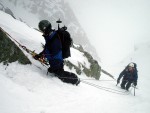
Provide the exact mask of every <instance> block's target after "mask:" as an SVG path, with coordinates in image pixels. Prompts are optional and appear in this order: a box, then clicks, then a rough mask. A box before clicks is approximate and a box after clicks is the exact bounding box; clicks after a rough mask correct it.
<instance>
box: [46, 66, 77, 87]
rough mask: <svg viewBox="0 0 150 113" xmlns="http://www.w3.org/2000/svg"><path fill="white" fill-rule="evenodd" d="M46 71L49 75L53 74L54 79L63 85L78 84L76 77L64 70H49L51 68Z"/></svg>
mask: <svg viewBox="0 0 150 113" xmlns="http://www.w3.org/2000/svg"><path fill="white" fill-rule="evenodd" d="M48 71H49V72H50V73H54V75H55V76H56V77H58V78H59V79H60V80H61V81H63V82H65V83H71V84H75V85H78V84H79V83H80V79H79V78H78V76H77V75H76V74H74V73H72V72H68V71H64V69H57V70H51V68H49V69H48Z"/></svg>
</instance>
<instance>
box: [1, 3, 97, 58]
mask: <svg viewBox="0 0 150 113" xmlns="http://www.w3.org/2000/svg"><path fill="white" fill-rule="evenodd" d="M0 3H1V4H0V7H2V8H0V9H1V10H2V9H3V10H5V9H7V10H8V9H9V10H10V11H11V14H12V13H13V15H14V16H15V17H16V18H17V19H19V20H21V21H23V22H25V23H27V24H28V25H29V26H32V27H35V28H37V27H38V23H39V21H40V20H43V19H47V20H49V21H50V22H51V23H52V26H53V28H54V29H57V24H56V21H57V20H58V19H59V18H60V19H61V20H62V22H63V24H60V26H64V25H66V26H67V27H68V30H69V32H70V33H71V36H72V38H73V40H74V42H75V43H76V44H81V45H82V46H83V48H84V49H86V50H87V51H89V52H90V53H91V54H92V55H93V57H94V58H96V59H97V60H99V57H98V55H97V53H96V50H95V48H94V47H93V46H92V45H91V43H90V42H89V40H88V37H87V36H86V34H85V32H84V30H83V29H82V27H81V26H80V24H79V23H78V20H77V19H76V17H75V15H74V13H73V11H72V9H71V8H70V6H69V5H68V3H66V2H64V0H42V1H41V0H0ZM10 11H9V12H10Z"/></svg>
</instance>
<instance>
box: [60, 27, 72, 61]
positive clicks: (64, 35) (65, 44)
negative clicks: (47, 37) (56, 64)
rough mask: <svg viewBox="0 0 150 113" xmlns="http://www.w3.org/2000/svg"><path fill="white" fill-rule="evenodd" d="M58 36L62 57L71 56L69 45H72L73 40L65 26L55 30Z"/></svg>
mask: <svg viewBox="0 0 150 113" xmlns="http://www.w3.org/2000/svg"><path fill="white" fill-rule="evenodd" d="M57 33H58V37H59V39H60V41H61V43H62V57H63V59H65V58H68V57H70V56H71V53H70V47H71V46H72V43H73V40H72V38H71V36H70V33H69V32H68V31H67V27H65V26H64V27H62V28H59V29H58V30H57Z"/></svg>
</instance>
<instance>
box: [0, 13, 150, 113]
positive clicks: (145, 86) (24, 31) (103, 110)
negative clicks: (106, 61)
mask: <svg viewBox="0 0 150 113" xmlns="http://www.w3.org/2000/svg"><path fill="white" fill-rule="evenodd" d="M0 17H1V18H0V27H2V28H3V29H5V30H6V31H7V32H8V33H9V34H10V35H11V36H12V37H14V38H15V39H16V40H18V41H19V42H20V43H23V44H24V45H28V47H29V48H31V49H33V50H36V52H39V51H41V50H42V47H39V45H40V43H41V42H44V40H43V38H42V37H41V33H39V32H37V31H36V30H34V29H32V28H29V27H28V26H27V25H25V24H24V23H21V22H19V21H17V20H14V19H13V18H12V17H11V16H9V15H7V14H5V13H3V12H0ZM149 45H150V43H149V42H147V43H146V44H141V45H140V46H139V45H138V46H137V48H136V51H134V52H133V54H132V55H130V56H128V57H127V58H126V59H124V60H123V62H121V63H120V64H117V65H115V66H114V67H111V68H110V67H109V71H110V72H111V73H112V74H113V75H115V77H116V78H117V77H118V74H119V73H120V71H122V69H124V66H125V65H127V64H128V63H129V62H130V59H131V56H132V61H135V62H136V63H137V65H138V70H139V73H138V74H139V81H138V89H137V90H136V96H133V89H132V88H131V91H130V92H129V93H127V92H124V90H121V89H120V88H119V87H116V86H115V85H116V82H115V81H104V80H112V79H110V78H109V77H107V76H105V75H102V78H101V80H100V81H95V80H89V81H88V82H91V83H94V84H97V85H99V86H103V87H107V88H111V89H115V90H119V91H122V92H123V93H120V94H116V93H111V92H108V91H105V90H102V89H98V88H95V87H92V86H89V85H87V84H84V83H82V82H81V84H79V86H74V85H70V84H66V83H63V82H61V81H60V80H59V79H57V78H56V77H53V76H47V75H46V68H45V67H42V66H41V64H40V63H38V62H37V61H35V60H33V59H32V58H31V56H30V55H28V54H27V53H25V54H26V55H27V56H28V57H29V59H30V60H31V61H32V62H33V65H20V64H18V63H17V62H15V63H12V64H9V66H6V65H3V64H0V113H110V112H111V113H149V106H150V103H149V102H150V97H149V93H150V90H149V86H150V85H149V80H150V76H149V75H150V71H149V67H150V63H149V62H150V61H149V60H150V59H149V58H150V52H149V50H150V46H149ZM80 57H81V56H80ZM80 57H78V56H76V59H78V60H80V59H82V58H80ZM72 60H73V58H72ZM35 65H38V66H40V67H41V69H39V68H37V67H36V66H35ZM80 78H81V79H87V78H86V77H85V76H84V75H82V76H80ZM88 79H89V78H88ZM86 81H87V80H86Z"/></svg>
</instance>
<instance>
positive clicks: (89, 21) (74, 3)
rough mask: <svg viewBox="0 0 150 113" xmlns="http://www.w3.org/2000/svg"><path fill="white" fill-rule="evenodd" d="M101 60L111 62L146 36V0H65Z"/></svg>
mask: <svg viewBox="0 0 150 113" xmlns="http://www.w3.org/2000/svg"><path fill="white" fill-rule="evenodd" d="M66 1H68V2H69V3H70V5H71V7H72V8H73V10H74V13H75V15H76V16H77V18H78V20H79V23H80V24H81V26H82V27H83V28H84V30H85V32H86V33H87V35H88V38H89V40H90V41H91V43H92V44H93V45H94V46H95V48H96V50H97V52H98V54H99V57H100V58H101V60H102V62H103V63H107V64H109V63H110V64H115V63H117V62H119V61H120V60H121V59H123V58H124V57H126V56H127V55H128V54H130V53H131V52H132V51H133V49H134V45H136V44H137V43H141V42H146V41H148V40H150V0H66Z"/></svg>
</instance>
